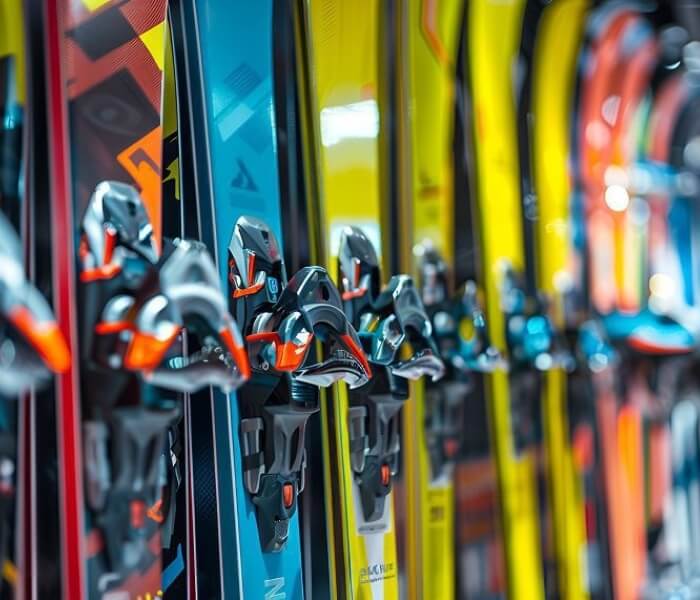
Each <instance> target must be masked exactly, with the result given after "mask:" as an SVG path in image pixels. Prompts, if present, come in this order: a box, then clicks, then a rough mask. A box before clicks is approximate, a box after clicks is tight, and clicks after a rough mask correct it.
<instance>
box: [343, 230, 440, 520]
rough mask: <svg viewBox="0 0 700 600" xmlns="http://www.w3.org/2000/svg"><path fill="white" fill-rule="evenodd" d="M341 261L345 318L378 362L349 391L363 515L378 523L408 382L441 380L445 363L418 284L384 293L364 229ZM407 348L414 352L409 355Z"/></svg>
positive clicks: (351, 235) (348, 240) (353, 233)
mask: <svg viewBox="0 0 700 600" xmlns="http://www.w3.org/2000/svg"><path fill="white" fill-rule="evenodd" d="M338 256H339V269H340V272H339V281H341V282H342V283H341V285H342V289H343V294H342V297H343V302H344V306H345V313H346V314H347V315H348V319H349V320H350V321H351V322H352V323H353V325H355V327H357V329H358V332H359V335H360V339H361V340H362V345H363V348H364V349H365V352H366V353H367V356H368V357H369V361H370V363H371V364H372V365H374V367H373V368H374V377H373V379H372V381H370V382H369V383H368V384H367V385H366V386H363V387H362V388H359V389H356V390H351V391H350V393H349V401H350V410H349V415H348V420H349V424H348V427H349V431H350V452H351V465H352V469H353V472H354V476H355V481H356V482H357V484H358V487H359V490H360V498H361V503H362V510H363V515H364V518H365V520H366V521H376V520H377V519H379V518H381V516H382V515H383V513H384V504H385V499H386V496H387V495H388V494H389V492H390V491H391V487H392V486H391V480H392V477H393V476H395V475H396V474H397V472H398V458H399V449H400V439H399V437H400V436H399V423H398V415H399V411H400V409H401V407H402V405H403V403H404V401H405V400H406V399H407V398H408V380H409V379H414V380H415V379H419V378H420V377H422V376H424V375H429V376H430V377H431V379H432V380H433V381H437V380H438V379H440V378H441V377H442V376H443V375H444V372H445V366H444V364H443V362H442V359H440V358H439V354H438V350H437V347H436V345H435V342H434V340H433V338H432V333H433V331H432V325H431V323H430V319H429V318H428V315H427V314H426V312H425V308H424V307H423V302H422V301H421V299H420V296H419V295H418V292H417V291H416V289H415V287H414V285H413V280H412V279H411V278H410V277H409V276H408V275H394V276H392V278H391V279H390V280H389V283H388V284H387V285H386V286H385V287H384V288H383V289H380V284H379V281H380V272H379V262H378V260H377V255H376V253H375V251H374V248H373V246H372V243H371V242H370V241H369V239H368V238H367V237H366V236H365V234H364V233H363V232H362V231H361V230H360V229H359V228H357V227H346V228H345V229H344V230H343V232H342V234H341V238H340V251H339V253H338ZM406 343H407V344H409V345H410V347H411V352H410V355H408V357H407V358H403V357H402V354H403V352H404V346H405V344H406Z"/></svg>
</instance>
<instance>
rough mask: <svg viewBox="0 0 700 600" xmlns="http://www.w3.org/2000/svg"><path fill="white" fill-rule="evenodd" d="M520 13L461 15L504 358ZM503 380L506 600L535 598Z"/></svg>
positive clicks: (472, 10)
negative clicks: (464, 24) (465, 29)
mask: <svg viewBox="0 0 700 600" xmlns="http://www.w3.org/2000/svg"><path fill="white" fill-rule="evenodd" d="M523 9H524V2H521V1H518V0H514V1H509V2H496V1H495V0H479V1H476V2H470V3H469V5H468V14H467V24H468V33H467V36H468V37H467V40H468V48H469V54H468V56H469V72H470V78H471V95H472V101H473V107H474V120H475V123H476V125H475V131H474V134H475V143H474V150H475V164H476V169H475V174H476V188H477V205H478V207H479V208H478V211H479V216H480V218H479V224H480V232H481V234H480V237H481V245H482V263H483V271H482V274H483V279H484V287H485V293H486V318H487V323H488V331H489V334H490V337H491V341H492V343H493V344H494V346H495V347H496V348H497V349H498V350H499V351H500V352H502V353H504V355H506V356H508V354H509V350H510V349H511V348H509V347H508V341H510V340H507V337H506V333H507V322H506V315H505V314H504V310H503V308H504V300H505V301H506V304H505V306H508V304H507V303H508V296H509V295H511V293H512V292H513V291H515V290H517V285H518V284H517V281H518V279H520V278H521V277H522V274H523V271H524V267H525V265H524V251H523V249H524V246H523V235H522V218H521V202H520V179H519V168H518V153H517V139H516V114H515V89H514V86H515V83H514V81H513V78H512V73H513V68H514V65H515V60H516V57H517V52H518V48H519V46H520V32H521V31H522V25H521V23H522V17H523ZM515 294H516V295H519V293H518V292H517V291H516V292H515ZM509 359H510V360H511V362H512V361H513V359H514V356H513V355H512V354H511V356H509ZM510 379H511V376H509V374H508V373H507V372H506V371H505V370H503V369H496V370H494V372H493V373H492V374H490V375H489V377H488V379H487V382H488V385H487V393H488V394H489V420H490V429H491V439H492V443H493V448H494V455H495V458H496V464H497V472H498V479H499V497H500V502H501V506H500V513H501V519H502V530H503V535H504V550H505V566H506V572H507V582H508V590H509V596H512V597H513V598H541V597H543V595H544V586H543V576H542V552H541V546H540V531H539V518H538V508H539V503H538V494H537V463H536V457H535V455H534V450H533V448H532V447H531V446H529V444H527V443H526V444H523V443H522V441H521V440H519V439H518V438H519V435H518V429H520V428H521V427H522V425H523V423H522V417H523V416H525V415H521V416H520V420H521V422H517V420H516V419H514V414H513V412H512V409H513V407H514V406H515V404H514V401H517V400H521V399H520V398H517V397H513V395H512V389H511V385H510V381H509V380H510ZM525 393H527V391H525ZM525 418H526V419H527V418H528V417H527V416H525Z"/></svg>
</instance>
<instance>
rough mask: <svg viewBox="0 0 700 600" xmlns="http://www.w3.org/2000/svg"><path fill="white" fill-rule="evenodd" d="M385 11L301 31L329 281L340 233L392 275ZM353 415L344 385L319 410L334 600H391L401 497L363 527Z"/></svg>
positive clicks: (335, 12)
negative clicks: (355, 232)
mask: <svg viewBox="0 0 700 600" xmlns="http://www.w3.org/2000/svg"><path fill="white" fill-rule="evenodd" d="M382 6H383V3H382V2H378V1H375V0H372V1H371V2H367V3H365V4H363V6H362V10H358V7H357V6H356V5H354V4H351V3H339V2H334V1H329V0H311V1H310V2H308V3H307V7H306V8H307V10H306V18H307V19H306V22H305V23H304V30H305V32H306V35H307V39H308V54H307V60H308V61H309V65H310V67H309V70H310V81H312V82H313V83H312V85H311V86H310V87H311V93H309V90H307V94H309V97H307V99H306V101H307V103H308V106H309V107H310V109H311V111H312V115H311V119H312V122H313V131H314V132H315V139H311V140H309V142H308V144H307V146H308V147H307V152H308V153H309V155H310V156H311V160H314V161H315V164H316V172H317V174H318V177H319V181H320V182H321V183H320V189H319V218H318V230H319V231H318V233H319V240H320V241H319V243H318V247H317V249H316V251H317V254H318V255H319V256H318V259H319V261H320V262H321V263H322V264H325V265H327V267H328V268H329V271H330V272H331V274H333V275H335V274H336V270H337V259H336V257H337V253H338V249H339V244H340V234H341V231H342V229H343V228H344V227H346V226H348V225H355V226H358V227H360V228H362V230H363V231H364V232H365V233H366V235H367V236H368V238H369V239H370V241H371V242H372V243H373V245H374V247H375V249H376V250H377V251H378V253H379V254H380V261H381V262H382V264H383V265H384V267H385V268H384V273H386V272H387V269H386V266H387V259H388V253H387V249H388V248H389V240H388V239H386V237H383V235H382V233H383V229H382V226H383V224H384V223H383V220H382V218H383V212H382V211H383V209H382V206H383V205H385V204H384V201H385V197H384V194H385V188H384V186H385V185H386V178H387V177H388V172H387V171H383V168H384V160H385V159H386V156H385V155H384V154H383V153H384V152H385V149H384V148H385V147H384V146H383V145H382V135H383V133H382V132H381V129H382V126H381V123H382V122H383V113H382V110H383V108H382V91H381V90H380V69H381V67H380V59H381V58H380V57H381V56H382V54H381V53H382V41H383V39H384V38H383V34H382V29H381V26H380V21H381V17H380V15H381V13H382V10H381V9H382ZM384 133H386V132H384ZM385 277H386V275H385ZM348 409H349V404H348V395H347V390H346V388H345V387H344V386H337V389H336V390H335V393H334V394H329V397H328V399H327V401H326V403H325V404H323V405H322V409H321V418H322V432H323V435H324V436H326V437H325V439H324V442H323V445H324V452H325V453H326V454H325V455H326V465H325V477H326V482H327V483H326V491H327V496H328V497H329V498H330V499H331V500H330V502H329V504H328V512H327V519H328V526H329V530H330V535H331V536H332V537H333V539H334V543H335V546H336V553H335V555H334V557H333V566H332V568H334V569H335V581H336V593H337V596H336V597H338V598H353V599H366V600H370V599H374V600H378V599H384V600H393V599H395V598H398V593H399V591H398V589H399V582H398V577H399V565H398V563H397V549H396V535H397V532H396V523H395V518H394V506H393V504H394V503H393V495H394V494H396V490H395V489H394V490H393V491H392V492H390V494H389V496H387V498H386V502H385V505H384V506H385V507H384V513H383V515H382V516H381V517H380V518H379V519H378V520H376V521H372V522H367V521H365V520H364V516H363V513H362V509H361V507H360V500H359V492H358V487H357V485H356V484H355V482H354V477H353V471H352V467H351V463H350V439H349V433H348V416H349V412H348Z"/></svg>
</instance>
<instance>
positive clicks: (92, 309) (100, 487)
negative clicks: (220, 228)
mask: <svg viewBox="0 0 700 600" xmlns="http://www.w3.org/2000/svg"><path fill="white" fill-rule="evenodd" d="M53 8H56V9H57V10H55V11H53V12H52V11H51V10H50V11H49V12H48V14H47V29H48V40H49V41H48V54H49V60H50V61H51V68H50V71H49V72H50V106H51V110H50V114H51V120H52V125H54V127H55V131H56V132H57V135H56V138H55V144H54V149H53V153H52V161H51V162H52V169H53V176H54V193H55V195H56V206H57V214H58V216H59V217H60V218H59V219H57V224H58V225H59V227H60V235H59V236H58V237H57V240H56V241H57V243H64V242H65V244H64V245H63V246H61V247H60V248H61V254H60V257H61V259H62V260H63V264H61V265H60V268H59V269H58V274H59V277H58V286H57V287H58V296H59V299H60V303H58V308H59V310H58V313H59V318H60V319H61V321H62V324H63V325H64V327H65V328H66V330H67V331H68V332H69V333H70V334H71V338H70V339H71V346H72V347H73V348H74V349H76V350H78V349H79V353H78V355H79V356H80V361H79V363H80V370H79V371H76V370H74V372H73V373H71V375H70V376H69V377H63V378H62V381H61V382H60V390H61V396H62V397H61V398H60V401H61V404H60V405H59V414H60V418H59V425H60V429H59V431H60V449H61V453H62V454H61V466H62V473H61V482H62V486H63V487H62V490H61V491H62V499H63V502H64V504H63V510H64V515H65V518H66V522H65V526H64V530H63V533H64V536H63V537H64V539H63V547H62V550H63V558H64V561H65V568H64V578H63V580H64V592H65V595H66V597H71V598H83V597H89V598H114V597H117V596H119V597H122V596H123V597H126V598H154V597H158V596H161V595H162V594H163V590H162V589H161V575H162V567H161V550H162V547H161V546H162V541H161V535H160V533H161V525H162V524H163V523H165V526H166V532H167V538H166V540H167V539H169V538H170V534H171V532H172V530H171V526H172V523H171V521H172V517H173V516H174V513H173V511H172V509H173V507H174V504H175V502H176V500H175V498H174V497H173V493H171V492H174V490H176V488H177V486H176V485H175V483H174V481H175V480H176V479H177V478H178V477H179V473H178V471H177V469H178V465H177V461H174V460H173V457H176V456H177V449H176V447H175V444H174V442H173V438H172V437H171V434H172V433H173V432H174V431H175V430H176V426H177V423H178V421H179V418H180V415H181V400H180V398H181V396H180V395H179V394H178V392H185V391H186V392H194V391H196V390H198V389H200V388H202V387H204V386H207V385H216V386H218V387H220V388H222V389H227V390H228V389H234V388H235V387H237V386H238V385H240V383H241V382H242V381H243V380H244V379H245V378H246V377H247V374H248V371H249V366H248V361H247V359H246V357H245V354H244V350H243V347H242V342H241V340H240V334H239V332H238V330H237V328H236V325H235V323H234V321H233V319H232V317H231V315H230V314H229V312H228V310H227V307H226V303H225V300H224V298H223V296H222V293H221V285H220V283H219V281H218V279H217V277H216V271H215V267H214V264H213V262H212V260H211V258H210V256H209V255H208V253H207V251H206V249H205V248H204V247H203V246H201V245H200V244H197V243H194V242H191V241H188V240H183V239H179V238H178V239H169V238H164V237H163V236H162V234H161V197H162V175H161V163H162V146H163V135H162V127H161V124H162V114H161V113H162V95H163V94H162V80H163V73H162V69H163V65H164V60H165V52H164V42H165V29H164V20H165V9H166V5H165V3H164V2H132V3H127V4H124V3H102V4H101V5H99V6H96V5H89V6H88V5H80V4H76V3H67V4H62V5H59V6H57V7H53V6H52V9H53ZM63 65H65V71H63V70H62V66H63ZM54 235H56V232H54ZM73 265H78V269H77V273H76V272H74V271H73ZM70 298H72V300H71V301H70V302H68V303H67V304H64V302H66V300H68V299H70ZM76 305H77V306H76ZM77 317H79V319H78V318H77ZM76 334H79V340H76ZM184 339H186V340H187V343H188V349H189V353H188V355H187V356H183V340H184Z"/></svg>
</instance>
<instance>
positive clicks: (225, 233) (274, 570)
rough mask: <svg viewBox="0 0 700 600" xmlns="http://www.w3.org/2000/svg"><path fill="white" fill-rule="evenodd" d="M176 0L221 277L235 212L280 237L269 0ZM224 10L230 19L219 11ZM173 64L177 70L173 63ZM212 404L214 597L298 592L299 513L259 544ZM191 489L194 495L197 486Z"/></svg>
mask: <svg viewBox="0 0 700 600" xmlns="http://www.w3.org/2000/svg"><path fill="white" fill-rule="evenodd" d="M182 4H183V19H185V20H186V22H187V23H186V26H185V31H186V38H185V39H186V44H185V46H186V54H187V57H186V60H187V64H188V68H189V70H190V73H192V75H191V77H192V79H191V80H189V85H190V88H189V89H190V94H191V97H192V99H191V113H190V114H191V127H192V130H191V131H189V132H187V136H188V138H189V139H190V140H191V142H192V146H193V148H194V157H195V159H194V160H195V169H196V171H195V173H196V176H195V177H196V182H197V184H196V185H197V187H196V194H197V196H196V198H197V209H198V211H199V215H200V217H199V219H200V227H201V231H200V235H201V239H202V240H203V241H204V242H205V243H206V244H207V245H208V246H209V247H210V248H211V249H212V252H214V253H215V255H216V258H217V261H218V270H219V274H220V277H221V280H222V281H224V282H228V277H229V275H228V273H229V266H228V262H229V250H228V248H229V243H230V241H231V235H232V233H233V228H234V225H235V224H236V221H237V219H238V218H239V217H240V216H243V215H247V216H252V217H256V218H258V219H261V220H262V221H264V222H265V223H266V224H267V226H268V227H269V228H270V230H271V231H272V232H273V234H274V235H275V237H276V238H277V240H278V241H279V243H280V244H281V243H282V226H281V214H280V204H279V202H280V200H279V198H280V192H279V179H278V170H277V169H278V166H277V165H278V162H277V161H278V159H277V147H276V141H275V116H274V110H273V107H274V101H273V91H274V88H273V54H272V51H273V31H272V25H273V20H272V19H273V2H271V1H269V0H266V1H264V2H258V3H254V4H253V3H249V2H238V1H237V2H234V3H230V2H228V3H227V2H223V1H220V0H216V1H214V2H207V3H197V4H196V5H195V4H194V3H192V4H190V3H182ZM232 10H233V11H235V13H236V18H235V19H234V20H233V21H230V20H228V19H225V18H221V16H219V15H218V13H219V11H221V14H226V13H228V12H229V11H232ZM177 69H178V73H179V74H180V75H182V74H183V73H184V70H182V69H181V68H180V66H178V67H177ZM181 81H182V82H183V83H184V79H179V80H178V86H180V85H181ZM178 94H179V95H180V92H178ZM180 97H181V96H180ZM183 109H184V107H183V105H180V110H183ZM180 135H181V137H182V136H183V135H184V134H183V132H180ZM227 285H228V284H227ZM212 410H213V423H214V435H215V442H216V445H215V447H216V465H215V467H216V473H215V477H216V493H217V506H216V507H215V510H216V511H217V513H218V525H219V535H220V539H219V542H218V543H219V552H220V576H221V593H222V596H223V597H229V596H230V597H241V598H244V597H245V598H264V597H269V595H270V594H272V595H273V597H274V595H275V594H286V595H287V597H290V598H291V597H294V598H303V588H302V563H301V556H302V554H301V545H300V537H299V521H298V516H297V515H295V516H294V517H293V518H292V519H291V520H290V523H289V530H288V536H287V542H286V545H285V547H284V548H283V549H282V550H280V551H278V552H269V551H266V550H265V549H264V548H263V546H262V542H261V538H260V534H259V532H258V522H257V521H258V519H257V514H256V509H255V505H254V504H253V501H252V497H251V495H250V494H249V493H248V491H247V490H246V487H245V480H244V476H243V458H242V450H241V438H240V435H239V432H240V422H241V414H240V405H239V401H238V399H237V398H236V396H235V395H224V394H221V393H215V394H214V397H213V398H212ZM213 466H214V465H212V467H213ZM194 494H195V497H196V496H197V495H198V490H197V489H195V490H194Z"/></svg>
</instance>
